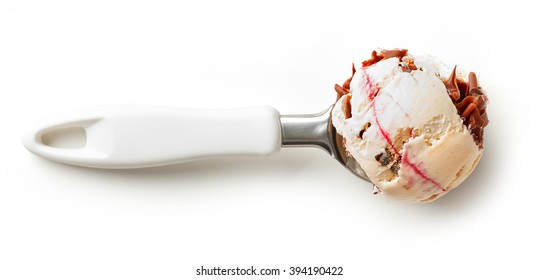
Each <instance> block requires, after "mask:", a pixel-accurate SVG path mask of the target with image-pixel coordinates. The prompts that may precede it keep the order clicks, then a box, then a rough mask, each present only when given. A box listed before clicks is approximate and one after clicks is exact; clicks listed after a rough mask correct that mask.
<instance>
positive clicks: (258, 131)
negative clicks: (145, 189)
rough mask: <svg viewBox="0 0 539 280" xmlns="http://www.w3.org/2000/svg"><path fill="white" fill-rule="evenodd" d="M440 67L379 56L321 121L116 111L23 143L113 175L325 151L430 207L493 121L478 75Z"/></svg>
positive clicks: (460, 174) (83, 116)
mask: <svg viewBox="0 0 539 280" xmlns="http://www.w3.org/2000/svg"><path fill="white" fill-rule="evenodd" d="M440 65H441V64H440ZM440 65H439V64H437V62H435V61H434V60H433V59H430V58H428V57H425V58H420V57H417V58H414V57H412V56H409V55H407V52H406V51H404V50H394V51H385V52H380V53H377V52H375V53H373V57H372V58H371V59H370V60H367V61H365V62H364V63H363V64H362V67H361V69H360V70H358V71H357V72H356V74H355V75H353V77H351V78H350V79H349V80H347V81H346V82H345V84H344V85H343V86H342V87H341V86H336V90H337V92H338V100H337V102H336V104H335V105H332V106H330V107H329V108H328V109H327V110H325V111H323V112H321V113H318V114H312V115H280V114H279V112H278V111H277V110H276V109H274V108H272V107H269V106H263V107H253V108H244V109H219V110H209V109H205V110H203V109H189V108H176V107H160V106H140V105H114V106H107V107H99V108H90V109H85V110H79V111H75V112H70V113H65V114H61V115H58V116H55V117H51V118H47V119H43V120H42V121H40V122H38V123H36V124H34V125H32V126H31V127H30V128H29V129H27V131H26V132H25V134H24V135H23V144H24V146H25V147H26V148H27V149H28V150H29V151H31V152H32V153H34V154H36V155H39V156H42V157H44V158H47V159H49V160H53V161H56V162H60V163H64V164H71V165H78V166H84V167H92V168H109V169H125V168H142V167H152V166H160V165H167V164H176V163H181V162H184V161H190V160H196V159H200V158H207V157H211V156H226V155H261V156H263V155H270V154H273V153H276V152H278V151H279V150H280V148H281V147H302V146H311V147H318V148H321V149H323V150H325V151H326V152H328V153H329V154H330V155H331V156H332V157H333V158H335V159H336V160H337V161H338V162H340V163H341V164H342V165H343V166H344V167H346V168H347V169H348V170H350V171H351V172H352V173H353V174H355V175H356V176H358V177H359V178H361V179H364V180H367V181H371V182H372V183H373V184H374V185H375V188H376V190H381V191H382V192H383V193H384V194H386V195H387V196H388V197H390V198H394V199H398V200H403V201H421V202H428V201H432V200H434V199H435V198H437V197H439V196H441V195H443V194H445V193H446V192H447V191H449V190H450V189H452V188H454V187H456V186H457V185H458V184H459V183H460V182H461V181H462V180H464V178H466V177H467V176H468V175H469V173H470V172H471V171H472V170H473V168H474V167H475V165H476V164H477V162H478V160H479V158H480V157H481V154H482V129H483V127H484V126H485V125H486V122H487V120H486V113H485V108H484V106H485V104H486V97H485V96H484V94H483V93H482V91H481V89H480V87H479V85H478V83H477V79H476V78H475V75H471V76H470V78H469V79H468V81H464V80H463V79H462V78H461V77H460V76H459V75H458V73H456V72H455V71H453V72H452V74H447V73H446V72H444V71H445V70H444V68H442V66H440ZM354 71H355V70H354ZM448 73H451V72H448ZM445 77H447V79H445ZM452 100H453V101H454V102H452ZM454 103H455V104H456V105H455V104H454Z"/></svg>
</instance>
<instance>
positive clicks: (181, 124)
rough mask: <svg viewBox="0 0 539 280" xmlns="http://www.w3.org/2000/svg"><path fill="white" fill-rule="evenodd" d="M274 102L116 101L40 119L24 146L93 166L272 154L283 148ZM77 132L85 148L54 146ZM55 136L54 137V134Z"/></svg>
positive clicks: (52, 157)
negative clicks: (231, 105) (181, 104)
mask: <svg viewBox="0 0 539 280" xmlns="http://www.w3.org/2000/svg"><path fill="white" fill-rule="evenodd" d="M279 117H280V116H279V112H278V111H277V110H275V109H274V108H272V107H268V106H264V107H253V108H244V109H215V110H208V109H188V108H175V107H160V106H139V105H114V106H108V107H101V108H93V109H87V110H82V111H78V112H72V113H67V114H63V115H60V116H57V117H53V118H49V119H45V120H43V121H42V122H40V123H37V124H35V125H34V126H32V127H31V128H30V129H28V130H27V131H26V133H25V134H24V136H23V144H24V146H25V147H26V148H27V149H28V150H29V151H31V152H33V153H35V154H37V155H39V156H42V157H44V158H47V159H50V160H53V161H57V162H61V163H66V164H72V165H79V166H86V167H94V168H113V169H120V168H140V167H151V166H159V165H166V164H174V163H179V162H183V161H188V160H193V159H197V158H203V157H209V156H220V155H270V154H273V153H276V152H278V151H279V149H280V147H281V124H280V120H279ZM72 131H78V132H80V133H81V134H82V143H81V146H80V147H63V146H57V145H51V144H50V143H48V140H47V138H50V137H55V138H58V137H59V138H61V137H62V136H63V134H62V133H64V134H66V135H68V134H69V133H70V132H72ZM51 135H52V136H51Z"/></svg>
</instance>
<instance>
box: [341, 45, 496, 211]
mask: <svg viewBox="0 0 539 280" xmlns="http://www.w3.org/2000/svg"><path fill="white" fill-rule="evenodd" d="M335 90H336V91H337V101H336V103H335V106H334V108H333V110H332V123H333V125H334V126H335V128H336V130H337V133H338V134H340V135H341V136H342V138H343V146H344V147H345V149H346V151H347V155H348V156H351V157H353V158H354V159H355V160H356V161H357V162H358V163H359V165H360V166H361V168H362V169H363V170H364V171H365V173H366V174H367V176H368V177H369V179H370V180H371V181H372V182H373V184H374V186H375V192H382V193H383V194H384V195H385V196H387V197H388V198H389V199H390V200H399V201H407V202H430V201H434V200H436V199H438V198H440V197H441V196H443V195H445V194H447V193H448V192H449V191H450V190H452V189H454V188H456V187H457V186H458V185H459V184H460V183H462V182H463V181H464V180H465V179H466V178H467V177H468V176H469V175H470V173H471V172H472V171H473V170H474V168H475V167H476V165H477V163H478V162H479V160H480V158H481V155H482V153H483V128H484V127H485V126H486V125H487V124H488V118H487V114H486V105H487V97H486V95H485V94H484V92H483V90H482V88H481V87H480V86H479V84H478V81H477V77H476V75H475V73H473V72H470V73H469V74H466V73H464V72H461V71H457V67H456V66H455V67H448V66H446V65H445V64H443V63H441V62H440V61H438V60H437V59H436V58H434V57H431V56H413V55H411V54H408V51H407V50H405V49H395V50H380V51H373V53H372V55H371V58H370V59H368V60H365V61H363V62H362V63H361V67H360V68H358V69H357V70H356V68H355V66H353V69H352V77H350V78H349V79H348V80H346V81H345V82H344V84H343V85H342V86H340V85H335Z"/></svg>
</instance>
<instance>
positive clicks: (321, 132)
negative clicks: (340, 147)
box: [281, 107, 335, 156]
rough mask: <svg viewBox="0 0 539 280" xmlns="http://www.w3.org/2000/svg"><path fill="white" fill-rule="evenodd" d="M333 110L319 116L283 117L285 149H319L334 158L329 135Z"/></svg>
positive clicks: (283, 142) (329, 109)
mask: <svg viewBox="0 0 539 280" xmlns="http://www.w3.org/2000/svg"><path fill="white" fill-rule="evenodd" d="M331 108H332V107H330V108H328V109H327V110H325V111H324V112H321V113H318V114H308V115H282V116H281V130H282V145H283V147H317V148H321V149H323V150H325V151H326V152H328V153H329V154H330V155H332V156H333V154H334V153H335V150H334V149H333V147H334V145H333V143H332V140H331V138H330V135H329V133H328V131H330V130H331V127H329V126H330V118H331V114H330V113H331Z"/></svg>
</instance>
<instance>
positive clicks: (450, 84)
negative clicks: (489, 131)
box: [444, 66, 488, 149]
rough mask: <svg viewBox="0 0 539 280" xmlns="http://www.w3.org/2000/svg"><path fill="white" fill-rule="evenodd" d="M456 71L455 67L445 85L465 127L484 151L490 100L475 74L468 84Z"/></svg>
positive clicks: (470, 75) (472, 73)
mask: <svg viewBox="0 0 539 280" xmlns="http://www.w3.org/2000/svg"><path fill="white" fill-rule="evenodd" d="M456 70H457V67H456V66H455V67H454V68H453V71H452V72H451V75H449V77H448V78H447V80H445V81H444V85H445V87H446V89H447V94H448V95H449V97H450V98H451V100H452V101H453V104H455V107H456V108H457V111H458V113H459V115H460V117H461V118H462V120H463V122H464V125H465V126H466V127H468V130H470V132H471V134H472V136H473V138H474V141H475V143H476V144H477V146H478V147H479V148H480V149H482V148H483V129H484V128H485V126H487V124H488V116H487V110H486V109H487V101H488V98H487V96H486V95H485V93H484V92H483V89H482V88H481V87H480V86H479V83H478V82H477V76H476V75H475V73H474V72H470V74H469V75H468V82H465V81H464V80H462V79H460V78H458V77H457V75H456Z"/></svg>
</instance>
